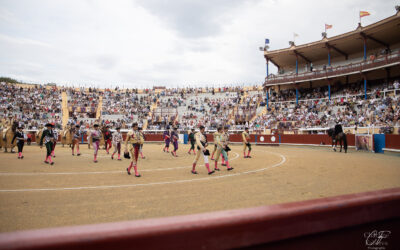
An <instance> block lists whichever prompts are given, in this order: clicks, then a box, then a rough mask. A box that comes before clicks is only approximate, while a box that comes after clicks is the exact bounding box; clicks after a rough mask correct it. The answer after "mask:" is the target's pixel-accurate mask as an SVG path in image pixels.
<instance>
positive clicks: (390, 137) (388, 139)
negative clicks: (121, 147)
mask: <svg viewBox="0 0 400 250" xmlns="http://www.w3.org/2000/svg"><path fill="white" fill-rule="evenodd" d="M126 134H127V133H126V132H122V136H123V138H124V140H125V138H126ZM261 137H263V140H261ZM272 137H275V141H272V140H271V138H272ZM60 140H61V136H59V137H58V141H60ZM207 140H208V142H214V138H213V136H212V134H207ZM229 140H230V142H232V143H242V135H241V134H231V135H230V136H229ZM163 141H164V140H163V135H162V134H158V133H155V134H146V142H163ZM249 141H250V142H251V143H256V144H302V145H331V144H332V139H331V138H330V137H329V136H328V135H326V134H280V135H259V134H251V135H250V140H249ZM32 142H35V137H34V136H32ZM83 142H84V143H87V136H86V135H84V137H83ZM347 143H348V145H349V146H355V135H354V134H347ZM385 148H388V149H400V135H394V134H386V135H385Z"/></svg>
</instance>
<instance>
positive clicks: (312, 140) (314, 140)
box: [281, 134, 355, 146]
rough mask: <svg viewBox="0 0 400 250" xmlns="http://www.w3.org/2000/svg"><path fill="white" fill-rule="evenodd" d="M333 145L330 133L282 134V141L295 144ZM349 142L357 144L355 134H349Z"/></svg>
mask: <svg viewBox="0 0 400 250" xmlns="http://www.w3.org/2000/svg"><path fill="white" fill-rule="evenodd" d="M321 142H322V143H323V144H325V145H331V144H332V139H331V138H330V137H329V136H328V135H284V134H283V135H281V143H293V144H321ZM347 144H348V145H349V146H354V145H355V135H353V134H348V135H347Z"/></svg>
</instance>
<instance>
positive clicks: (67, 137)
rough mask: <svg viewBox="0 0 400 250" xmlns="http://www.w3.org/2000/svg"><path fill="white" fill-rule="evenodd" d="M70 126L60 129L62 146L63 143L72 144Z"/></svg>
mask: <svg viewBox="0 0 400 250" xmlns="http://www.w3.org/2000/svg"><path fill="white" fill-rule="evenodd" d="M71 130H72V128H71V127H66V128H65V129H64V130H62V131H61V144H62V146H63V147H64V145H65V144H66V145H69V146H71V145H72V133H71Z"/></svg>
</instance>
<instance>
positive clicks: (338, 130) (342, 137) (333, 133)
mask: <svg viewBox="0 0 400 250" xmlns="http://www.w3.org/2000/svg"><path fill="white" fill-rule="evenodd" d="M328 135H329V136H330V137H331V138H332V148H333V150H334V151H336V145H337V142H338V141H339V143H340V152H342V146H343V148H344V152H345V153H347V138H346V134H345V133H343V130H342V126H341V125H336V126H335V128H330V129H328Z"/></svg>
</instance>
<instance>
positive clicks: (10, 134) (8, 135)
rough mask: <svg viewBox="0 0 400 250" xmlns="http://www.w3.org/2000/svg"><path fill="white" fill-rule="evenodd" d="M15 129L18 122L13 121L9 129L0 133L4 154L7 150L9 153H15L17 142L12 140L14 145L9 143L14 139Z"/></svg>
mask: <svg viewBox="0 0 400 250" xmlns="http://www.w3.org/2000/svg"><path fill="white" fill-rule="evenodd" d="M17 127H18V122H16V121H14V122H13V123H12V126H11V127H8V128H6V129H4V130H3V131H2V135H1V137H2V139H3V142H2V145H3V147H4V153H7V152H8V150H7V148H10V149H11V151H10V152H11V153H15V151H14V147H15V145H17V140H14V143H12V144H11V141H12V139H13V138H14V135H15V133H16V131H17Z"/></svg>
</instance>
